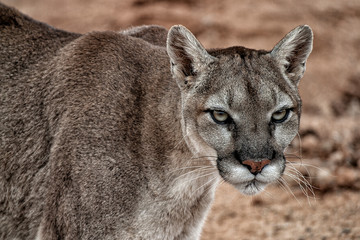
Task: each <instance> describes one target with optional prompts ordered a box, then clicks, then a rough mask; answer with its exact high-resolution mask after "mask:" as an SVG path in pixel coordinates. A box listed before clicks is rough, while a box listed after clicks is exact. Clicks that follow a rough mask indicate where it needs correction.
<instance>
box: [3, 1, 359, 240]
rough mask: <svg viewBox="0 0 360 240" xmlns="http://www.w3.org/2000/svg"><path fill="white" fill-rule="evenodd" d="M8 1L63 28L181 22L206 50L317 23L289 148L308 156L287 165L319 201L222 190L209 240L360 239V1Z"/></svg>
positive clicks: (272, 39)
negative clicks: (300, 109) (297, 123)
mask: <svg viewBox="0 0 360 240" xmlns="http://www.w3.org/2000/svg"><path fill="white" fill-rule="evenodd" d="M3 2H4V3H6V4H8V5H11V6H14V7H16V8H18V9H19V10H21V11H22V12H24V13H26V14H28V15H30V16H31V17H33V18H35V19H37V20H40V21H43V22H46V23H48V24H50V25H53V26H55V27H57V28H62V29H65V30H68V31H74V32H81V33H85V32H88V31H92V30H119V29H123V28H127V27H129V26H136V25H142V24H158V25H163V26H165V27H167V28H169V27H170V26H172V25H174V24H183V25H185V26H187V27H188V28H189V29H190V30H191V31H192V32H193V33H194V34H195V35H196V36H197V37H198V38H199V39H200V41H201V42H202V43H203V44H204V46H206V47H207V48H212V47H227V46H231V45H243V46H246V47H250V48H263V49H271V48H272V47H273V46H274V45H275V44H276V42H277V41H278V40H280V39H281V37H283V36H284V35H285V34H286V33H287V32H289V31H290V30H291V29H292V28H294V27H296V26H297V25H301V24H308V25H310V26H311V27H312V29H313V30H314V34H315V40H314V50H313V53H312V54H311V56H310V58H309V60H308V64H307V72H306V74H305V76H304V78H303V79H302V82H301V84H300V92H301V95H302V97H303V102H304V108H303V110H304V111H303V117H302V123H301V124H302V126H301V130H300V134H299V135H300V138H297V139H295V141H294V143H293V145H292V148H290V149H289V150H288V152H289V155H290V154H295V155H297V156H301V155H302V158H301V160H298V159H297V158H296V157H294V158H289V160H290V161H292V162H294V163H293V165H294V166H295V167H296V169H298V171H300V172H301V173H302V174H303V175H302V176H304V178H305V179H306V180H307V181H309V182H310V183H311V184H312V185H313V186H314V191H315V197H314V196H313V195H312V193H311V191H309V188H307V189H305V191H306V194H304V193H303V192H302V191H301V188H304V187H306V185H305V184H304V183H302V184H301V186H300V185H299V184H297V183H296V181H294V180H292V179H291V177H289V178H288V179H287V184H288V185H287V186H289V187H288V188H287V187H284V186H280V185H279V186H272V187H270V188H268V189H267V191H266V192H265V193H263V194H261V195H259V196H255V197H245V196H242V195H241V194H240V193H238V192H237V191H236V190H235V189H234V188H232V187H231V186H228V185H226V184H222V185H221V186H220V187H219V188H218V191H217V195H216V200H215V204H214V206H213V208H212V211H211V214H210V215H209V217H208V220H207V222H206V225H205V228H204V232H203V236H202V239H203V240H207V239H224V240H230V239H299V240H300V239H360V193H359V190H360V126H359V122H360V1H358V0H347V1H335V0H318V1H314V0H302V1H295V0H289V1H286V0H258V1H251V0H222V1H218V0H201V1H200V0H199V1H192V0H173V1H171V0H103V1H95V0H32V1H29V0H5V1H3ZM299 139H301V141H300V140H299ZM300 149H301V150H300ZM289 165H290V164H289ZM288 169H289V170H288V171H287V173H288V174H294V172H293V171H294V170H291V169H290V168H288ZM300 179H301V180H304V179H302V178H301V177H300ZM306 195H308V196H309V197H307V196H306Z"/></svg>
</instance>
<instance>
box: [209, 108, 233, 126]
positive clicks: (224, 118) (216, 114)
mask: <svg viewBox="0 0 360 240" xmlns="http://www.w3.org/2000/svg"><path fill="white" fill-rule="evenodd" d="M210 114H211V117H212V119H213V120H214V122H216V123H217V124H225V123H227V122H228V120H229V119H230V117H229V114H227V113H226V112H223V111H218V110H213V111H211V112H210Z"/></svg>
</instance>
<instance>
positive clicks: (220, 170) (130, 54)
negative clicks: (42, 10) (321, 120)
mask: <svg viewBox="0 0 360 240" xmlns="http://www.w3.org/2000/svg"><path fill="white" fill-rule="evenodd" d="M0 20H1V21H0V84H1V86H0V97H1V100H0V134H1V142H0V162H1V165H0V193H1V194H0V239H37V240H54V239H152V240H156V239H199V237H200V233H201V228H202V225H203V223H204V219H205V217H206V214H207V212H208V210H209V206H210V204H211V202H212V200H213V198H214V192H215V188H216V186H217V184H218V182H219V181H220V180H221V179H223V180H225V181H226V182H228V183H230V184H232V185H233V186H235V188H237V189H238V190H239V191H241V192H242V193H244V194H246V195H254V194H257V193H259V192H260V191H262V190H263V189H264V188H265V186H266V185H268V184H270V183H273V182H276V181H278V179H279V178H280V177H281V175H282V173H283V171H284V168H285V157H284V153H283V152H284V150H285V148H286V147H287V146H288V145H289V144H290V142H291V141H292V139H293V138H294V137H295V136H296V134H297V132H298V128H299V121H300V112H301V100H300V97H299V93H298V83H299V80H300V78H301V77H302V76H303V74H304V71H305V63H306V60H307V58H308V56H309V54H310V52H311V50H312V40H313V36H312V31H311V29H310V27H308V26H299V27H297V28H295V29H294V30H292V31H291V32H290V33H288V34H287V35H286V36H285V37H284V38H283V39H282V40H281V41H280V42H279V43H278V44H277V45H276V46H275V47H274V48H273V49H272V50H271V51H263V50H261V51H258V50H252V49H248V48H244V47H230V48H225V49H211V50H206V49H205V48H204V47H203V46H202V45H201V44H200V42H199V41H198V40H197V39H196V38H195V37H194V35H193V34H192V33H191V32H190V31H189V30H187V29H186V28H185V27H183V26H180V25H177V26H173V27H172V28H171V29H170V30H169V31H167V30H166V29H164V28H162V27H158V26H142V27H137V28H132V29H129V30H125V31H122V32H112V31H106V32H91V33H88V34H83V35H82V34H77V33H70V32H66V31H62V30H58V29H55V28H53V27H50V26H48V25H46V24H43V23H40V22H37V21H35V20H32V19H31V18H29V17H27V16H24V15H23V14H21V13H19V12H18V11H17V10H15V9H13V8H9V7H7V6H5V5H2V4H0Z"/></svg>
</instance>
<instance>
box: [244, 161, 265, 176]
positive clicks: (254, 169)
mask: <svg viewBox="0 0 360 240" xmlns="http://www.w3.org/2000/svg"><path fill="white" fill-rule="evenodd" d="M270 162H271V161H270V160H269V159H264V160H261V161H259V162H255V161H254V160H245V161H243V162H242V164H244V165H245V166H247V167H248V168H249V170H250V172H251V173H253V174H256V173H259V172H261V170H262V169H263V168H264V167H265V166H266V165H268V164H269V163H270Z"/></svg>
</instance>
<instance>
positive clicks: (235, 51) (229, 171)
mask: <svg viewBox="0 0 360 240" xmlns="http://www.w3.org/2000/svg"><path fill="white" fill-rule="evenodd" d="M167 49H168V54H169V56H170V60H171V64H172V73H173V76H174V78H175V79H176V80H177V82H178V85H179V87H180V89H181V94H182V107H183V112H182V127H183V134H184V138H185V140H186V142H187V144H188V146H189V148H190V149H191V150H192V152H193V154H194V156H196V157H208V159H209V160H210V162H211V163H212V164H213V165H214V167H216V168H217V170H218V172H219V174H220V176H221V177H222V178H223V179H224V180H225V181H227V182H229V183H231V184H233V185H234V186H235V187H236V188H237V189H238V190H240V191H241V192H242V193H244V194H248V195H253V194H256V193H258V192H260V191H261V190H263V189H264V188H265V186H266V185H267V184H269V183H271V182H275V181H277V180H278V179H279V178H280V177H281V175H282V173H283V172H284V169H285V161H286V160H285V157H284V150H285V148H286V147H287V146H288V145H289V144H290V142H291V141H292V140H293V138H294V137H295V136H296V134H297V132H298V128H299V121H300V112H301V100H300V97H299V94H298V89H297V85H298V82H299V80H300V78H301V77H302V75H303V73H304V71H305V62H306V59H307V57H308V56H309V54H310V52H311V49H312V31H311V29H310V28H309V27H308V26H301V27H298V28H296V29H294V30H293V31H292V32H290V33H289V34H288V35H286V36H285V37H284V39H283V40H281V41H280V42H279V43H278V44H277V45H276V46H275V47H274V49H273V50H272V51H270V52H267V51H256V50H251V49H246V48H243V47H232V48H228V49H222V50H209V51H206V50H205V49H204V48H203V47H202V46H201V44H200V43H199V42H198V41H197V40H196V39H195V37H194V36H193V35H192V34H191V33H190V32H188V31H187V30H186V29H185V28H184V27H181V26H176V27H173V28H172V29H171V30H170V32H169V38H168V45H167ZM215 159H216V161H214V160H215Z"/></svg>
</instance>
